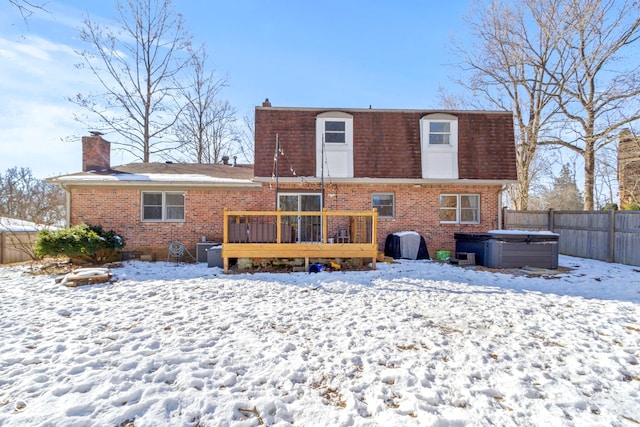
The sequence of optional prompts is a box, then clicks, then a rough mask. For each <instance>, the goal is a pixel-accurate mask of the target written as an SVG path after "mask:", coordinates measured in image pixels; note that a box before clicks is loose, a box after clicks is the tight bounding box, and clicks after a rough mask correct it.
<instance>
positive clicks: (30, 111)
mask: <svg viewBox="0 0 640 427" xmlns="http://www.w3.org/2000/svg"><path fill="white" fill-rule="evenodd" d="M174 6H175V8H176V10H177V11H178V12H180V13H182V14H183V16H184V19H185V23H186V26H187V29H188V30H189V31H190V32H191V33H192V34H193V36H194V41H195V42H196V43H205V44H206V46H207V51H208V53H209V58H210V61H211V62H212V63H213V65H214V66H215V68H216V70H217V72H218V73H220V74H222V75H226V76H227V78H228V81H229V84H230V86H229V87H228V88H227V89H225V91H224V92H223V93H222V96H223V97H224V98H226V99H228V100H229V102H230V103H231V104H232V105H233V106H235V107H236V108H237V109H238V111H239V115H240V116H242V115H243V114H244V113H247V112H252V111H253V107H254V106H256V105H260V104H261V103H262V101H263V100H264V99H265V98H269V99H270V100H271V102H272V104H273V105H274V106H289V107H336V108H337V107H353V108H357V107H365V108H366V107H369V105H371V106H372V107H373V108H425V109H428V108H437V107H438V105H439V99H438V88H439V87H440V86H442V87H444V88H446V89H447V90H448V91H451V92H455V91H456V90H457V89H456V87H455V84H454V83H453V81H452V80H451V79H450V77H449V76H450V75H451V74H452V72H454V70H453V69H452V67H451V65H452V64H453V63H454V62H455V61H456V59H455V57H453V56H452V55H451V46H450V39H451V37H452V36H453V35H454V32H455V33H456V34H455V35H456V37H463V33H462V31H463V30H464V25H463V20H462V17H463V15H464V14H465V13H466V12H467V10H468V7H469V2H468V1H467V0H453V1H450V2H447V3H446V6H443V4H442V3H441V2H431V1H417V0H407V1H402V2H389V1H377V0H376V1H363V0H362V1H355V0H354V1H344V0H343V1H334V0H328V1H324V2H311V1H302V0H299V1H294V0H289V1H285V0H269V1H266V0H262V1H259V0H234V1H228V0H227V1H217V0H216V1H199V2H194V1H186V0H174ZM46 7H47V9H48V11H49V13H46V12H37V13H36V14H34V15H33V16H31V17H30V18H29V19H28V20H27V22H25V21H24V20H23V18H22V17H21V15H20V13H19V12H18V11H17V10H16V9H15V8H14V7H12V6H10V5H9V4H8V2H7V1H6V0H4V1H2V0H0V171H2V172H4V171H5V170H7V169H8V168H10V167H13V166H19V167H29V168H31V170H32V172H33V174H34V175H35V176H36V177H38V178H46V177H49V176H54V175H59V174H64V173H73V172H77V171H79V170H80V169H81V146H80V138H81V136H82V135H87V134H88V133H87V131H88V129H86V126H84V125H82V124H81V123H77V122H75V121H74V113H77V112H82V111H81V110H79V109H78V107H76V106H74V105H73V104H72V103H70V102H69V101H67V100H66V99H67V97H70V96H73V95H74V94H76V93H78V92H83V91H84V92H86V91H87V90H90V89H91V88H92V87H95V86H94V85H95V83H94V81H93V76H92V75H90V74H87V73H86V72H82V71H80V70H78V69H76V68H75V67H74V64H76V63H79V62H81V61H80V58H79V57H78V56H77V55H76V54H75V50H76V49H81V48H82V47H83V43H82V41H81V40H80V38H79V36H78V30H77V29H78V28H79V27H80V25H81V22H82V18H83V14H89V16H90V17H91V19H92V20H99V21H109V20H110V19H111V18H112V17H113V16H114V15H115V8H114V6H113V2H111V1H100V2H87V1H86V0H66V1H56V0H50V1H49V2H48V3H47V6H46ZM129 161H131V159H128V158H126V157H124V156H123V155H122V154H118V153H112V163H113V164H121V163H127V162H129Z"/></svg>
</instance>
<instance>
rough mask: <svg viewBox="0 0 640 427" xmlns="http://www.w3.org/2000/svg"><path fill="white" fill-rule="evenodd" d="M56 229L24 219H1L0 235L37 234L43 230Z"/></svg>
mask: <svg viewBox="0 0 640 427" xmlns="http://www.w3.org/2000/svg"><path fill="white" fill-rule="evenodd" d="M45 228H48V229H55V228H56V227H49V226H46V225H42V224H36V223H35V222H31V221H24V220H22V219H15V218H8V217H0V233H36V232H38V231H40V230H42V229H45Z"/></svg>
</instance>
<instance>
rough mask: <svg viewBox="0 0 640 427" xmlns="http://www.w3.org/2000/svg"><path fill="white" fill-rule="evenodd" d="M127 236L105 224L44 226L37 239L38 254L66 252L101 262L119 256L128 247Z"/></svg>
mask: <svg viewBox="0 0 640 427" xmlns="http://www.w3.org/2000/svg"><path fill="white" fill-rule="evenodd" d="M124 246H125V239H124V238H123V237H121V236H119V235H117V234H116V233H115V232H114V231H112V230H110V231H107V232H105V231H104V230H103V229H102V227H101V226H99V225H96V226H91V225H87V224H78V225H75V226H73V227H70V228H63V229H60V230H55V231H51V230H42V231H41V232H40V233H38V239H37V240H36V250H35V252H36V255H38V256H39V257H43V256H59V255H66V256H68V257H69V258H71V259H72V260H81V261H89V262H92V263H99V262H104V261H108V260H110V259H112V258H114V257H115V255H116V253H117V252H118V251H119V250H120V249H122V248H124Z"/></svg>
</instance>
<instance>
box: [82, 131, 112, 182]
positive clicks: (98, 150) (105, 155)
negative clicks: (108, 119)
mask: <svg viewBox="0 0 640 427" xmlns="http://www.w3.org/2000/svg"><path fill="white" fill-rule="evenodd" d="M90 133H91V136H83V137H82V171H83V172H89V171H95V172H101V171H107V170H109V169H111V143H110V142H109V141H107V140H106V139H103V138H102V133H100V132H97V131H91V132H90Z"/></svg>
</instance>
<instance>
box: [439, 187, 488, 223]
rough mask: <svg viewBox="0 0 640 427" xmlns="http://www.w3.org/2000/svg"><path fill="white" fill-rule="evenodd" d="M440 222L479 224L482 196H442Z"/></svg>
mask: <svg viewBox="0 0 640 427" xmlns="http://www.w3.org/2000/svg"><path fill="white" fill-rule="evenodd" d="M440 222H442V223H451V224H479V223H480V195H479V194H441V195H440Z"/></svg>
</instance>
